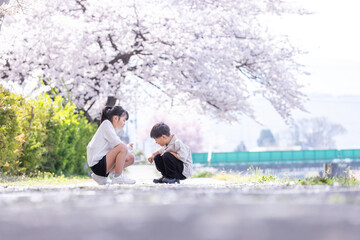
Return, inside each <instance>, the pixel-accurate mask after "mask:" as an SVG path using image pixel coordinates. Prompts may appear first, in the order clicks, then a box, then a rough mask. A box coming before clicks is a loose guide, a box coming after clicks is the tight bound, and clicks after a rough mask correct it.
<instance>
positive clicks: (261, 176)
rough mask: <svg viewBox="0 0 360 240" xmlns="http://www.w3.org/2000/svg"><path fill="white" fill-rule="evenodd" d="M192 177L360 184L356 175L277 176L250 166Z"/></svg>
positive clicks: (234, 180) (236, 181) (345, 184)
mask: <svg viewBox="0 0 360 240" xmlns="http://www.w3.org/2000/svg"><path fill="white" fill-rule="evenodd" d="M192 178H215V179H218V180H224V181H228V182H232V183H249V182H253V183H254V182H255V183H266V182H280V183H290V182H294V183H295V184H299V185H334V184H339V185H341V186H360V181H359V180H358V179H357V178H354V177H339V178H335V177H334V178H324V177H310V178H305V179H292V180H291V179H289V178H288V177H277V176H273V175H270V174H267V173H264V171H263V170H261V169H258V168H257V169H254V168H249V169H248V170H247V171H246V172H245V173H243V172H240V173H231V172H230V173H226V172H223V173H211V172H206V171H203V172H200V173H198V174H196V175H193V176H192Z"/></svg>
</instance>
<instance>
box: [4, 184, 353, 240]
mask: <svg viewBox="0 0 360 240" xmlns="http://www.w3.org/2000/svg"><path fill="white" fill-rule="evenodd" d="M186 181H188V180H186ZM0 239H1V240H8V239H9V240H10V239H14V240H15V239H16V240H18V239H22V240H24V239H32V240H33V239H37V240H42V239H44V240H45V239H46V240H48V239H52V240H54V239H87V240H90V239H106V240H111V239H139V240H144V239H151V240H152V239H154V240H162V239H174V240H175V239H179V240H180V239H196V240H202V239H257V240H262V239H276V240H282V239H284V240H288V239H295V240H296V239H317V240H321V239H324V240H325V239H326V240H332V239H334V240H335V239H336V240H337V239H341V240H347V239H353V240H359V239H360V188H344V187H329V186H312V187H304V186H297V185H291V186H287V185H285V184H230V183H225V182H220V181H212V180H206V179H203V180H200V179H193V180H189V181H188V182H184V183H183V184H180V185H155V184H152V183H150V182H147V183H138V184H136V185H133V186H125V185H123V186H96V185H95V184H92V183H91V184H87V185H74V186H58V187H53V186H48V187H8V188H0Z"/></svg>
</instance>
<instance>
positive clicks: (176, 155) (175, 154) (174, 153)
mask: <svg viewBox="0 0 360 240" xmlns="http://www.w3.org/2000/svg"><path fill="white" fill-rule="evenodd" d="M170 153H171V154H172V155H174V157H176V158H177V159H179V156H178V154H177V153H176V152H170Z"/></svg>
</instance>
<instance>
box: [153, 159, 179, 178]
mask: <svg viewBox="0 0 360 240" xmlns="http://www.w3.org/2000/svg"><path fill="white" fill-rule="evenodd" d="M154 162H155V165H156V169H157V170H158V171H159V172H161V174H162V175H163V176H164V177H166V178H176V179H180V180H184V179H185V178H186V177H185V176H184V175H182V171H183V170H184V164H183V162H182V161H180V160H179V159H177V158H176V157H175V156H174V155H172V154H171V153H169V152H165V153H164V154H163V155H162V156H160V154H157V155H156V156H155V157H154Z"/></svg>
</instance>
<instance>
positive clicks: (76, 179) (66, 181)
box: [0, 173, 93, 187]
mask: <svg viewBox="0 0 360 240" xmlns="http://www.w3.org/2000/svg"><path fill="white" fill-rule="evenodd" d="M92 181H93V180H92V179H91V178H90V177H87V176H64V175H60V176H55V175H54V174H51V173H41V174H38V175H37V176H35V177H28V176H1V177H0V187H8V186H49V185H52V186H57V185H73V184H82V183H88V182H92Z"/></svg>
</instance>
